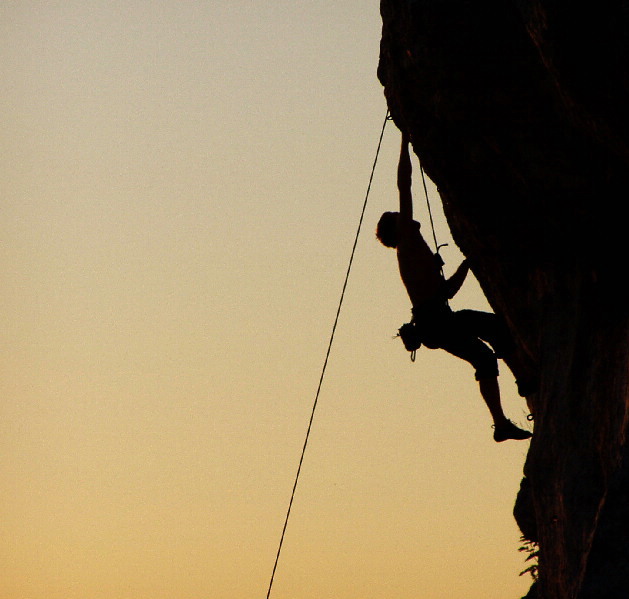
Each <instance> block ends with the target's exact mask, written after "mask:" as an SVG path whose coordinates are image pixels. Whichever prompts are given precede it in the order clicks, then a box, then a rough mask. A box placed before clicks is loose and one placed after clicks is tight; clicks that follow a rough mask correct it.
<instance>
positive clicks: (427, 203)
mask: <svg viewBox="0 0 629 599" xmlns="http://www.w3.org/2000/svg"><path fill="white" fill-rule="evenodd" d="M419 172H420V173H421V175H422V185H423V186H424V196H425V198H426V206H428V217H429V218H430V227H431V229H432V239H433V241H434V243H435V253H436V254H437V256H439V258H440V260H441V256H440V255H439V250H440V249H441V248H442V247H444V246H446V245H448V244H447V243H442V244H441V245H439V242H438V241H437V233H436V232H435V221H434V220H433V218H432V209H431V207H430V198H429V197H428V188H427V186H426V176H425V175H424V167H423V166H422V165H421V163H420V165H419ZM441 262H443V260H441ZM440 268H441V276H444V274H443V264H441V265H440Z"/></svg>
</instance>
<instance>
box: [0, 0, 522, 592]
mask: <svg viewBox="0 0 629 599" xmlns="http://www.w3.org/2000/svg"><path fill="white" fill-rule="evenodd" d="M0 28H1V31H2V35H1V36H0V86H1V90H0V91H1V93H0V115H1V119H0V122H1V127H2V133H1V135H0V152H1V158H2V159H1V161H0V164H1V167H0V168H1V169H2V172H1V177H0V189H1V194H2V206H1V208H0V210H1V212H0V233H1V237H0V239H1V244H0V252H1V253H2V266H3V267H2V269H1V272H2V280H1V283H2V290H3V292H2V294H0V318H1V319H2V320H1V323H2V343H3V349H2V353H1V357H0V360H1V361H0V365H1V369H2V377H1V378H0V394H1V396H2V403H1V404H0V406H1V407H0V443H1V447H2V449H1V451H0V509H1V513H2V518H1V519H0V539H1V540H0V597H1V598H2V599H88V598H89V599H200V598H204V599H207V598H212V599H249V598H252V597H264V596H265V595H266V590H267V587H268V583H269V578H270V575H271V570H272V566H273V560H274V557H275V552H276V549H277V544H278V542H279V537H280V533H281V528H282V524H283V521H284V516H285V513H286V508H287V505H288V500H289V497H290V491H291V488H292V484H293V480H294V476H295V472H296V468H297V463H298V459H299V454H300V452H301V447H302V443H303V439H304V435H305V432H306V427H307V423H308V418H309V416H310V411H311V408H312V403H313V400H314V395H315V391H316V387H317V383H318V380H319V375H320V372H321V367H322V365H323V359H324V356H325V350H326V348H327V343H328V339H329V335H330V331H331V327H332V323H333V320H334V315H335V313H336V308H337V303H338V299H339V295H340V291H341V286H342V283H343V278H344V275H345V269H346V266H347V261H348V259H349V255H350V250H351V246H352V242H353V238H354V234H355V231H356V226H357V224H358V217H359V215H360V209H361V206H362V202H363V198H364V195H365V190H366V187H367V182H368V178H369V173H370V171H371V166H372V162H373V158H374V154H375V150H376V145H377V141H378V136H379V133H380V128H381V125H382V122H383V119H384V115H385V113H386V104H385V101H384V97H383V93H382V88H381V86H380V83H379V82H378V80H377V78H376V67H377V62H378V49H379V41H380V28H381V21H380V16H379V6H378V2H377V1H373V2H364V1H363V0H360V1H359V0H345V1H343V2H332V1H331V0H311V1H307V2H298V3H296V2H293V1H288V0H279V1H276V2H255V1H250V2H245V1H242V0H231V1H229V2H227V1H223V0H221V1H217V0H214V1H211V0H210V1H206V2H201V1H197V2H192V1H188V0H177V1H175V0H163V1H152V2H149V1H139V0H125V2H116V1H109V2H103V1H92V0H80V1H78V0H63V1H48V2H44V1H39V2H35V1H28V0H22V1H20V2H5V3H3V4H2V6H1V7H0ZM398 149H399V132H398V131H397V129H396V128H395V126H394V125H393V123H389V125H388V127H387V130H386V133H385V137H384V141H383V146H382V153H381V158H380V161H379V163H378V167H377V170H376V175H375V179H374V183H373V188H372V192H371V196H370V200H369V204H368V208H367V213H366V215H365V223H364V228H363V232H362V235H361V237H360V239H359V243H358V247H357V252H356V257H355V261H354V269H353V271H352V276H351V278H350V282H349V287H348V290H347V293H346V298H345V303H344V306H343V311H342V313H341V318H340V321H339V326H338V329H337V334H336V341H335V344H334V346H333V349H332V353H331V356H330V362H329V365H328V370H327V375H326V379H325V381H324V384H323V388H322V391H321V395H320V398H319V407H318V410H317V413H316V417H315V421H314V426H313V430H312V435H311V438H310V445H309V449H308V452H307V454H306V459H305V462H304V466H303V470H302V476H301V479H300V483H299V487H298V490H297V495H296V498H295V503H294V506H293V512H292V516H291V520H290V523H289V527H288V531H287V534H286V538H285V542H284V549H283V553H282V557H281V559H280V563H279V566H278V570H277V573H276V578H275V583H274V587H273V593H272V597H274V598H275V599H288V598H290V599H310V598H312V599H323V598H334V599H376V598H378V599H382V598H389V597H390V598H392V599H393V598H395V599H416V598H418V597H421V598H422V599H451V598H452V597H466V599H505V598H507V597H514V598H517V597H520V596H521V595H523V594H524V593H525V591H526V589H527V588H528V586H529V585H530V579H529V577H528V576H524V577H519V576H518V574H519V573H520V571H522V570H523V569H524V568H526V566H527V564H526V563H525V562H524V557H525V556H524V555H523V554H521V553H519V552H518V547H519V546H520V542H519V531H518V529H517V527H516V525H515V522H514V521H513V517H512V514H511V512H512V507H513V502H514V499H515V495H516V492H517V489H518V486H519V482H520V479H521V475H522V466H523V463H524V459H525V455H526V451H527V449H528V442H506V443H503V444H500V445H498V444H495V443H494V442H493V440H492V436H491V435H492V430H491V428H490V424H491V422H490V418H489V414H488V412H487V410H486V408H485V407H484V405H483V404H482V402H481V399H480V396H479V395H478V392H477V387H476V383H475V381H474V378H473V371H472V369H471V367H470V366H469V365H467V364H465V363H463V362H461V361H459V360H457V359H456V358H453V357H450V356H448V355H446V354H445V353H443V352H437V351H430V350H423V351H420V352H419V355H418V357H417V361H416V362H415V363H411V361H410V360H409V356H408V354H407V352H406V351H405V350H404V348H403V346H402V343H401V342H400V340H398V339H393V336H394V335H395V334H396V332H397V329H398V327H399V326H400V325H401V324H402V323H404V322H406V321H407V320H408V319H409V317H410V306H409V302H408V299H407V297H406V295H405V292H404V289H403V287H402V284H401V282H400V279H399V275H398V273H397V266H396V260H395V254H394V253H393V252H392V251H390V250H387V249H386V248H383V247H382V246H381V245H380V244H379V243H378V242H377V241H376V239H375V237H374V234H373V231H374V228H375V223H376V222H377V219H378V217H379V214H380V213H381V212H382V211H383V210H387V209H395V207H396V203H397V198H396V186H395V168H396V160H397V154H398ZM415 169H416V170H415V173H416V175H418V170H417V162H416V161H415ZM415 183H416V185H415V196H416V202H417V210H416V213H417V216H418V217H419V218H420V219H422V220H425V219H426V209H425V202H424V199H423V192H422V188H421V184H420V181H419V178H418V177H416V179H415ZM430 190H431V196H432V205H433V210H434V212H435V214H436V217H437V222H436V226H437V235H438V236H439V242H440V243H449V244H450V245H449V246H448V247H446V248H445V249H444V250H443V256H444V258H445V259H446V267H445V268H446V274H451V273H452V272H453V271H454V269H455V268H456V266H457V265H458V263H459V260H460V254H459V253H458V251H457V249H456V247H455V245H454V244H453V242H452V240H451V239H450V236H449V232H448V228H447V225H446V224H445V221H444V219H443V217H442V215H441V212H440V207H439V201H438V195H437V193H436V191H435V190H434V187H432V186H431V188H430ZM453 305H454V307H455V308H461V307H473V308H484V307H486V303H485V301H484V298H483V296H482V294H481V293H480V291H479V288H478V285H477V284H476V283H475V281H474V280H473V278H472V277H470V279H469V280H468V281H467V282H466V284H465V286H464V288H463V290H462V291H461V292H460V294H459V295H458V296H457V298H456V299H455V301H454V302H453ZM501 372H502V376H501V381H502V386H503V390H504V396H505V401H504V403H505V408H506V411H507V413H508V415H509V416H510V417H512V418H513V419H514V420H516V421H518V422H519V423H521V424H526V418H525V417H526V413H527V412H526V406H525V404H524V402H522V401H521V400H520V399H519V398H518V397H517V394H516V391H515V385H514V384H513V378H512V376H511V375H510V373H508V371H507V370H506V367H503V368H502V370H501Z"/></svg>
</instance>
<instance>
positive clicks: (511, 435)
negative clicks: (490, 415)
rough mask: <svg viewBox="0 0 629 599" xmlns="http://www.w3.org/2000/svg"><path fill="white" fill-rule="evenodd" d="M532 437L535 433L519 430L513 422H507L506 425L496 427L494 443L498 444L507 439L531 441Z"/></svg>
mask: <svg viewBox="0 0 629 599" xmlns="http://www.w3.org/2000/svg"><path fill="white" fill-rule="evenodd" d="M532 436H533V433H531V432H530V431H525V430H522V429H521V428H518V427H517V426H516V425H515V424H513V422H511V420H505V422H504V423H502V424H496V425H495V426H494V441H496V442H497V443H500V442H502V441H506V440H507V439H516V440H517V441H521V440H522V439H530V438H531V437H532Z"/></svg>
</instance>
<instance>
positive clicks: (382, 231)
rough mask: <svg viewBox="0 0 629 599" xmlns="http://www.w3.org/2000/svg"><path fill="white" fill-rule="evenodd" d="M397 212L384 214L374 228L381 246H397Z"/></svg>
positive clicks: (398, 214)
mask: <svg viewBox="0 0 629 599" xmlns="http://www.w3.org/2000/svg"><path fill="white" fill-rule="evenodd" d="M399 216H400V213H399V212H385V213H384V214H383V215H382V216H381V217H380V220H379V221H378V226H377V227H376V237H377V238H378V239H379V240H380V243H382V245H386V246H387V247H388V248H396V247H397V244H398V233H397V227H398V218H399Z"/></svg>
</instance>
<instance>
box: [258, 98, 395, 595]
mask: <svg viewBox="0 0 629 599" xmlns="http://www.w3.org/2000/svg"><path fill="white" fill-rule="evenodd" d="M390 119H391V117H390V116H389V111H388V110H387V114H386V116H385V118H384V123H382V130H381V131H380V139H379V140H378V147H377V148H376V156H375V158H374V161H373V166H372V167H371V175H370V177H369V184H368V185H367V192H366V193H365V200H364V202H363V207H362V211H361V213H360V219H359V220H358V228H357V230H356V235H355V237H354V245H353V246H352V251H351V254H350V257H349V263H348V265H347V272H346V273H345V281H344V283H343V289H342V290H341V297H340V299H339V304H338V308H337V309H336V317H335V318H334V324H333V325H332V333H331V335H330V341H329V343H328V349H327V352H326V354H325V360H324V362H323V368H322V369H321V376H320V377H319V385H318V386H317V392H316V393H315V398H314V403H313V405H312V411H311V413H310V421H309V422H308V428H307V430H306V437H305V439H304V445H303V447H302V450H301V456H300V458H299V465H298V467H297V474H296V475H295V481H294V483H293V490H292V492H291V495H290V501H289V502H288V509H287V511H286V517H285V519H284V526H283V528H282V534H281V536H280V542H279V545H278V547H277V553H276V554H275V563H274V564H273V571H272V573H271V580H270V581H269V588H268V590H267V593H266V599H269V597H270V596H271V589H272V588H273V580H274V579H275V571H276V570H277V564H278V562H279V559H280V554H281V552H282V545H283V544H284V536H285V534H286V527H287V526H288V519H289V518H290V513H291V509H292V507H293V500H294V498H295V491H296V490H297V483H298V481H299V475H300V474H301V467H302V464H303V462H304V456H305V454H306V448H307V447H308V440H309V439H310V431H311V430H312V422H313V420H314V415H315V411H316V409H317V404H318V402H319V393H320V392H321V385H322V384H323V378H324V376H325V371H326V368H327V365H328V358H329V357H330V350H331V349H332V342H333V341H334V334H335V332H336V325H337V324H338V321H339V315H340V313H341V306H342V305H343V299H344V297H345V289H346V288H347V281H348V280H349V273H350V271H351V269H352V263H353V262H354V254H355V253H356V245H357V243H358V237H359V235H360V229H361V227H362V224H363V219H364V216H365V209H366V208H367V200H368V199H369V192H370V191H371V182H372V181H373V176H374V173H375V171H376V164H377V163H378V156H379V154H380V146H381V145H382V138H383V137H384V130H385V128H386V126H387V121H388V120H390Z"/></svg>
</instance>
